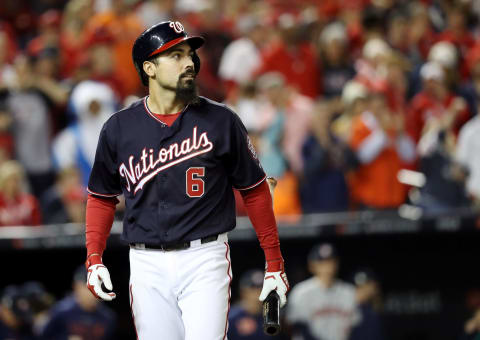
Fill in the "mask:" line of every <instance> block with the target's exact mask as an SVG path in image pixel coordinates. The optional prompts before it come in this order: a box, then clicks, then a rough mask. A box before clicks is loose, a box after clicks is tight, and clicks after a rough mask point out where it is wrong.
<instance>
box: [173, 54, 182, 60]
mask: <svg viewBox="0 0 480 340" xmlns="http://www.w3.org/2000/svg"><path fill="white" fill-rule="evenodd" d="M181 57H182V56H181V55H180V53H174V54H172V58H173V59H176V60H179V59H180V58H181Z"/></svg>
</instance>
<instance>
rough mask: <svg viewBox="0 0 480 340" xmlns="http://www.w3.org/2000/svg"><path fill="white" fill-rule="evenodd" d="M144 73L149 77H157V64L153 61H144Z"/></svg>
mask: <svg viewBox="0 0 480 340" xmlns="http://www.w3.org/2000/svg"><path fill="white" fill-rule="evenodd" d="M142 66H143V71H144V72H145V73H146V74H147V76H149V77H154V76H155V63H154V62H153V61H149V60H147V61H144V62H143V65H142Z"/></svg>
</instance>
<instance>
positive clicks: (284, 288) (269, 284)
mask: <svg viewBox="0 0 480 340" xmlns="http://www.w3.org/2000/svg"><path fill="white" fill-rule="evenodd" d="M289 289H290V285H289V284H288V279H287V274H285V272H284V271H280V272H265V278H264V279H263V288H262V292H261V293H260V297H259V298H258V299H259V300H260V301H262V302H263V301H264V300H265V299H266V298H267V296H268V294H270V292H271V291H275V292H277V294H278V296H279V297H280V307H283V306H285V304H286V303H287V292H288V291H289Z"/></svg>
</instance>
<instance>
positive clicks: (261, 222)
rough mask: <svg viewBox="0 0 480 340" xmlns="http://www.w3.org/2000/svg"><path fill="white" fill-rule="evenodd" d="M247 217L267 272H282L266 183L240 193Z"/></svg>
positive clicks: (276, 232)
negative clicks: (261, 252) (256, 238)
mask: <svg viewBox="0 0 480 340" xmlns="http://www.w3.org/2000/svg"><path fill="white" fill-rule="evenodd" d="M240 193H241V195H242V198H243V202H244V204H245V209H246V210H247V214H248V217H249V218H250V221H251V222H252V225H253V228H254V229H255V232H256V233H257V237H258V240H259V241H260V246H261V247H262V249H263V251H264V253H265V260H266V262H267V271H268V272H277V271H283V258H282V253H281V251H280V241H279V238H278V230H277V222H276V221H275V215H274V214H273V206H272V196H271V194H270V190H269V188H268V184H267V181H263V182H262V183H261V184H260V185H258V186H256V187H255V188H253V189H250V190H245V191H240Z"/></svg>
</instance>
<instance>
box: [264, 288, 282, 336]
mask: <svg viewBox="0 0 480 340" xmlns="http://www.w3.org/2000/svg"><path fill="white" fill-rule="evenodd" d="M280 329H281V327H280V297H279V296H278V294H277V292H275V291H272V292H270V294H268V296H267V298H266V299H265V301H263V332H264V333H265V334H267V335H270V336H274V335H277V334H278V333H280Z"/></svg>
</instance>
